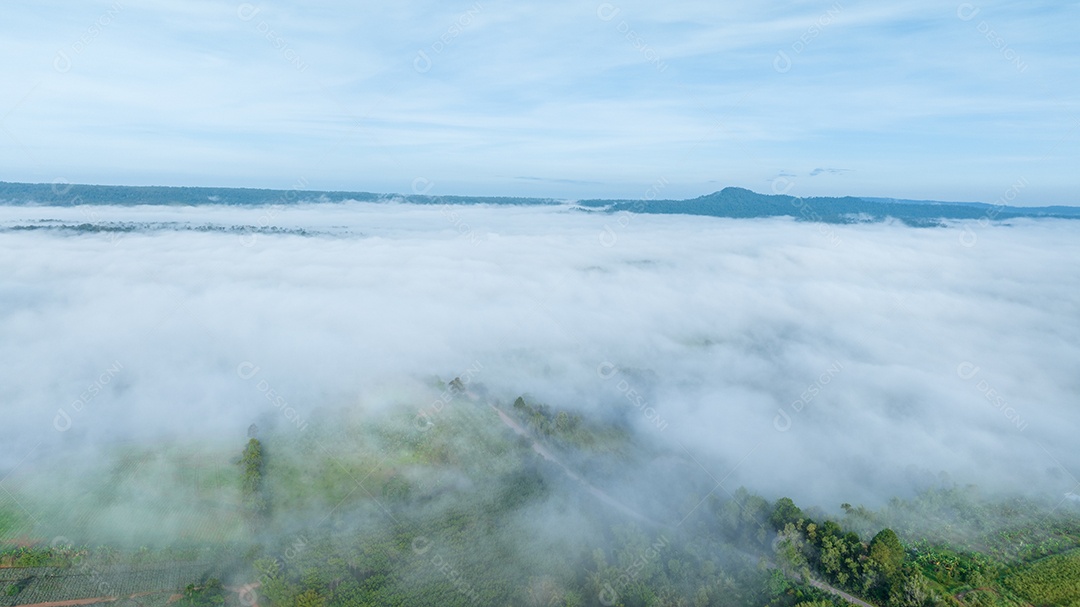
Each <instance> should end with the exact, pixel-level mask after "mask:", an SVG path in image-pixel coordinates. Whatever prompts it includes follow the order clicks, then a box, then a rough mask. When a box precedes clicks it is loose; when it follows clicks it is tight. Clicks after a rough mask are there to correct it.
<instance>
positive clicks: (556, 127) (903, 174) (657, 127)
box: [0, 0, 1080, 205]
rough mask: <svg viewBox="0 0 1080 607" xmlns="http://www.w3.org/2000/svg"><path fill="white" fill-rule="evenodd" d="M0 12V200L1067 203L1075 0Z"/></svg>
mask: <svg viewBox="0 0 1080 607" xmlns="http://www.w3.org/2000/svg"><path fill="white" fill-rule="evenodd" d="M4 9H5V11H4V17H5V18H4V19H3V21H2V23H0V53H2V55H3V56H4V57H5V60H4V61H3V62H2V64H0V81H2V82H3V83H4V86H3V87H2V88H0V166H2V167H3V169H2V170H0V180H4V181H27V182H45V183H47V182H53V181H57V180H61V181H69V182H75V183H98V184H129V185H217V186H239V187H270V188H283V189H290V188H294V187H296V184H303V187H305V188H307V189H312V190H328V189H344V190H362V191H375V192H387V193H389V192H394V193H404V194H408V193H413V192H412V190H413V189H414V185H413V184H414V183H416V182H417V179H418V178H422V179H424V180H426V181H424V182H423V183H430V184H432V189H431V190H430V193H435V194H467V195H510V196H541V197H554V198H567V199H574V198H589V197H620V198H639V197H644V196H647V195H649V194H648V192H650V191H652V190H653V189H655V185H656V184H662V188H660V189H661V191H660V192H659V194H660V195H661V196H664V197H672V198H685V197H693V196H698V195H702V194H707V193H710V192H713V191H716V190H719V189H722V188H723V187H726V186H740V187H746V188H750V189H753V190H755V191H759V192H766V193H768V192H770V191H773V190H774V189H775V188H776V182H777V179H779V178H782V179H783V183H784V187H785V188H788V187H789V186H788V184H789V183H794V186H792V187H791V189H789V190H788V191H787V193H790V194H794V195H800V196H810V195H856V196H883V197H895V198H915V199H934V200H955V201H982V202H990V203H993V202H997V201H999V200H1000V199H1001V198H1002V197H1003V196H1005V195H1006V194H1007V193H1008V192H1010V191H1011V188H1012V187H1013V184H1015V183H1017V182H1020V181H1023V182H1025V183H1026V184H1027V185H1026V187H1024V188H1023V189H1022V191H1021V192H1020V193H1019V195H1018V196H1015V197H1013V199H1012V200H1009V201H1008V202H1010V204H1017V205H1044V204H1080V200H1078V198H1077V195H1076V192H1077V188H1076V186H1077V177H1076V175H1077V173H1076V171H1075V165H1076V162H1075V160H1076V158H1078V157H1080V101H1078V100H1080V79H1077V78H1074V77H1072V76H1073V74H1074V72H1075V69H1076V61H1077V54H1078V53H1077V45H1076V42H1075V24H1076V23H1078V22H1080V4H1078V3H1076V2H1049V1H1037V2H1024V3H1018V2H993V1H983V2H975V3H957V2H940V1H922V0H913V1H911V2H904V3H893V4H889V5H882V4H881V3H876V2H869V1H863V2H859V1H855V0H827V1H814V2H801V1H800V2H769V3H761V2H748V1H747V2H743V1H738V2H722V3H721V2H707V1H673V2H665V3H656V2H643V1H635V0H618V1H615V2H596V1H594V0H587V1H578V0H574V1H571V2H559V3H537V2H508V1H498V0H466V1H453V2H446V1H440V2H434V1H420V0H402V1H400V2H393V3H389V4H387V3H378V4H371V3H359V4H357V3H352V2H339V1H332V0H330V1H323V2H303V3H302V2H274V1H266V2H256V3H238V2H232V1H230V0H156V1H147V2H131V1H130V0H106V1H93V2H91V1H87V2H79V3H71V2H60V1H55V0H45V1H28V0H17V1H13V2H7V3H5V5H4Z"/></svg>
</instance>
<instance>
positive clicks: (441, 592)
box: [0, 385, 1080, 607]
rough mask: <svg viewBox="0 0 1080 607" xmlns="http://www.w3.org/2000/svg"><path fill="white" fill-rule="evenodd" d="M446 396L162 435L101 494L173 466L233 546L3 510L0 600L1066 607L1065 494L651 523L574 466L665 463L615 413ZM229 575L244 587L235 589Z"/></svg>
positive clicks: (785, 504) (1079, 535) (692, 510)
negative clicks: (98, 533)
mask: <svg viewBox="0 0 1080 607" xmlns="http://www.w3.org/2000/svg"><path fill="white" fill-rule="evenodd" d="M443 388H445V386H438V387H437V390H442V389H443ZM450 389H451V390H452V392H449V393H448V394H452V398H447V399H445V400H443V401H440V402H441V403H442V404H441V405H440V406H439V408H438V409H430V410H428V411H427V414H426V417H425V419H424V423H423V424H418V423H417V422H416V420H415V419H414V418H413V417H412V416H411V415H400V414H399V413H395V412H389V413H385V414H381V416H378V415H373V414H370V413H365V414H364V415H359V414H358V415H357V417H356V418H355V419H350V418H349V417H348V414H347V413H343V414H342V416H341V417H337V418H333V419H327V420H323V421H319V420H316V419H313V420H312V422H311V426H310V428H309V429H308V430H307V431H306V432H303V433H300V432H295V431H294V432H293V433H291V434H289V433H276V434H274V433H271V434H264V437H263V441H260V440H259V439H255V438H251V439H250V440H248V441H247V443H246V444H245V446H244V449H243V452H242V454H241V455H240V457H239V459H238V460H237V459H236V457H235V456H232V457H231V458H230V456H229V455H228V451H231V452H232V453H235V446H234V447H233V448H232V449H231V450H228V451H226V450H224V449H223V450H222V451H221V455H220V460H221V461H220V464H207V465H205V466H201V467H193V466H192V465H189V464H182V463H181V462H188V461H189V460H190V459H191V458H186V459H185V457H183V456H181V455H178V454H173V455H169V454H168V453H167V452H168V451H169V448H168V447H160V448H159V450H160V451H162V452H163V453H159V454H157V455H151V454H147V453H145V452H142V451H138V450H131V451H128V452H125V453H123V454H119V455H116V456H114V460H115V462H114V463H113V464H111V467H110V468H109V470H110V472H109V474H108V475H106V482H107V484H108V485H109V487H111V488H113V489H114V490H115V488H116V487H120V488H125V487H129V486H131V487H135V486H139V485H132V484H131V483H135V482H136V481H138V480H139V479H142V478H143V475H147V476H146V479H147V482H148V483H149V482H150V481H154V482H160V481H161V479H164V478H171V479H173V480H174V481H175V482H179V483H182V484H183V486H184V487H187V488H189V490H190V491H191V492H193V493H195V494H197V496H198V497H199V500H197V501H193V502H183V503H184V504H196V503H199V504H203V506H202V507H203V508H205V510H204V511H203V514H204V518H203V519H200V520H201V521H202V522H200V523H198V524H200V525H209V528H210V529H212V530H217V529H221V528H222V527H217V526H214V524H215V523H214V521H216V520H217V519H218V518H219V517H220V516H221V515H222V514H223V513H225V512H228V509H230V508H231V510H232V515H231V516H233V517H234V518H237V519H239V520H240V521H241V523H240V525H239V527H240V528H241V529H242V530H243V533H244V537H243V541H241V542H233V541H232V540H231V539H230V540H226V539H224V536H223V537H222V539H221V540H220V541H218V542H217V543H213V542H211V541H208V540H206V539H200V540H199V541H197V542H193V543H191V544H188V545H185V544H183V543H182V542H172V543H169V544H165V545H157V546H150V547H145V546H139V545H138V544H131V543H126V544H125V543H123V542H117V543H115V544H105V545H98V544H96V543H90V542H89V541H87V542H86V543H81V544H80V543H67V542H46V541H44V540H37V541H24V540H20V542H21V545H17V544H15V543H14V540H13V539H11V538H15V537H20V538H26V537H34V536H35V535H36V536H37V537H54V536H56V535H58V533H56V532H55V531H54V530H52V529H46V528H38V527H35V526H34V523H33V522H32V521H30V522H28V521H27V520H23V519H21V518H20V515H18V513H17V512H16V511H14V510H13V511H12V513H11V514H8V515H6V516H7V518H5V517H4V516H0V521H4V520H10V521H11V523H9V529H8V531H6V532H5V533H6V534H5V535H4V536H3V537H4V538H8V543H7V544H4V545H3V549H2V550H0V607H4V606H7V605H21V604H30V603H34V602H45V601H61V600H73V599H79V598H93V597H97V596H119V597H130V596H133V595H136V594H140V593H144V592H149V593H154V594H152V595H148V596H147V597H140V598H139V599H138V600H139V601H140V602H142V603H144V604H153V605H156V604H158V602H160V604H162V605H163V604H164V601H165V600H167V599H168V597H169V596H170V595H171V594H177V593H178V594H182V598H181V599H180V601H179V602H181V603H182V604H183V605H185V606H191V607H212V606H217V605H226V604H228V605H230V607H238V606H239V605H241V604H245V605H250V604H252V600H255V601H257V602H258V604H259V605H260V606H261V607H339V606H340V607H346V606H359V605H410V606H412V605H419V606H423V605H449V606H453V605H548V606H554V605H568V606H582V607H584V606H599V605H603V606H605V607H610V606H612V605H622V606H625V607H629V606H644V605H694V606H697V607H707V606H720V605H723V606H747V607H751V606H753V607H761V606H768V607H823V606H828V605H836V606H840V605H846V604H848V603H847V602H846V601H845V600H844V599H843V598H841V596H840V595H839V594H838V592H841V591H842V592H846V593H849V594H851V595H854V596H856V597H859V598H860V599H862V600H865V601H867V602H868V603H870V604H872V605H874V606H875V607H901V606H902V607H909V606H911V607H923V606H939V605H948V606H979V607H983V606H985V607H991V606H1001V607H1005V606H1013V607H1020V606H1021V605H1034V606H1040V605H1080V603H1078V601H1080V587H1078V586H1080V583H1078V581H1077V580H1080V516H1078V515H1077V513H1076V511H1075V510H1070V509H1069V508H1068V507H1063V508H1059V509H1057V510H1054V509H1052V508H1051V507H1049V506H1047V505H1046V504H1040V503H1038V502H1034V501H1016V500H1014V499H993V498H987V497H984V496H981V495H979V494H978V492H977V491H975V490H973V489H970V488H957V487H953V486H942V487H937V488H932V489H928V490H927V491H925V492H924V493H922V494H921V495H919V496H918V497H916V498H913V499H911V500H906V501H902V500H894V501H893V502H891V503H890V504H889V505H888V506H887V507H885V508H883V509H881V510H880V511H872V510H868V509H866V508H863V507H860V506H855V507H853V506H851V505H849V504H844V505H843V506H842V507H841V509H840V510H839V511H838V512H837V516H835V517H830V516H828V515H826V514H825V513H823V512H822V511H820V510H818V509H816V508H811V507H806V506H805V505H804V507H800V506H799V505H797V504H796V503H795V501H793V500H791V499H788V498H780V499H777V500H775V501H772V500H770V499H767V498H765V497H763V496H759V495H755V494H754V493H752V492H751V491H749V490H747V489H738V490H737V491H735V492H734V493H733V494H732V495H730V496H728V495H726V494H722V495H723V497H722V498H721V497H718V496H717V495H716V493H715V492H714V493H713V494H711V495H710V494H709V490H710V489H712V488H713V486H712V485H706V486H702V487H696V486H691V487H687V488H686V490H685V491H682V490H680V491H668V492H664V491H660V492H657V493H660V494H661V495H660V496H659V497H657V498H656V499H660V500H665V499H666V500H667V501H664V502H663V503H662V506H663V508H661V510H670V511H677V512H679V513H680V518H681V520H679V519H676V520H674V521H666V520H659V521H654V520H652V518H650V515H651V514H652V511H647V512H645V514H644V515H642V516H640V517H635V516H632V515H631V514H632V513H630V512H627V511H626V510H620V509H618V508H616V507H614V506H613V505H612V503H611V502H616V503H619V500H616V499H611V500H605V499H602V498H599V497H598V496H599V495H603V493H602V492H603V488H602V487H597V486H595V485H589V482H590V481H587V480H583V479H584V478H585V477H584V475H583V473H582V474H578V471H584V470H585V469H590V470H591V469H592V468H594V467H596V466H595V464H596V463H597V462H600V463H601V464H602V466H601V467H605V466H606V467H607V469H608V470H609V472H610V475H611V476H612V477H614V475H616V474H617V473H621V474H623V475H624V476H623V478H624V479H625V478H626V477H627V475H639V474H641V471H640V469H639V467H638V465H637V464H638V463H639V462H642V461H652V460H656V459H664V458H663V457H661V456H666V457H668V458H673V457H674V456H671V455H669V454H665V453H663V452H662V451H661V450H660V449H659V448H657V447H655V446H651V445H649V444H641V443H640V442H638V441H635V437H634V435H633V434H632V433H631V432H630V431H629V430H628V429H627V428H625V427H623V426H620V425H618V424H612V423H604V422H601V421H599V420H595V419H589V418H586V417H584V416H581V415H580V414H575V413H574V412H572V411H569V410H558V409H554V408H551V407H547V406H545V405H542V404H538V403H532V402H529V401H528V400H527V399H525V398H519V399H517V400H516V401H515V402H514V403H513V404H512V405H511V406H509V407H506V409H507V411H506V413H507V414H508V415H510V416H511V417H512V418H514V419H515V420H518V423H519V425H520V426H522V427H524V428H526V429H527V432H528V433H529V437H528V439H527V440H523V439H522V438H521V437H519V436H517V435H516V434H515V431H514V430H512V429H511V428H509V427H507V425H506V424H505V423H504V422H503V421H502V418H500V417H499V416H498V415H496V414H494V413H493V412H492V410H491V407H489V406H487V403H486V402H483V401H478V400H477V401H474V400H471V399H472V398H473V397H472V396H470V393H469V392H468V391H466V390H464V389H461V387H460V386H459V387H457V388H455V387H454V386H453V385H451V386H450ZM428 402H430V401H428ZM533 441H538V442H539V443H540V444H542V445H545V446H546V447H550V451H551V452H553V453H555V454H556V455H558V457H559V458H560V460H561V461H558V462H556V461H551V460H549V459H546V458H545V457H541V456H540V455H539V454H538V453H537V452H536V451H535V450H534V449H533ZM268 450H270V451H269V453H272V454H273V456H272V457H267V453H268ZM230 459H231V460H232V462H233V463H232V464H230V463H229V461H230ZM193 470H194V472H192V471H193ZM169 475H171V476H169ZM592 476H594V475H590V478H592ZM634 478H637V477H636V476H635V477H634ZM638 481H639V482H640V479H638ZM650 482H652V481H650ZM656 482H662V480H658V481H656ZM650 488H651V487H650ZM687 494H689V498H687V497H686V495H687ZM114 495H115V493H109V492H105V491H104V489H102V493H101V494H100V496H99V498H100V499H101V500H105V501H108V500H112V499H114V498H113V496H114ZM124 495H128V493H125V494H124ZM184 498H185V496H184V495H176V496H174V497H173V499H175V500H176V501H177V502H178V503H180V502H181V500H183V499H184ZM682 499H688V501H689V503H685V504H684V503H683V502H682V501H680V500H682ZM86 503H93V504H96V503H105V502H86ZM631 505H632V506H634V507H637V504H634V503H631ZM185 507H188V506H185ZM12 508H14V506H12ZM86 511H88V510H86V509H85V504H84V503H80V504H79V505H78V510H77V511H76V512H77V513H78V514H80V515H81V514H82V513H83V512H86ZM3 512H6V511H5V510H2V509H0V514H2V513H3ZM56 512H58V513H61V512H60V511H59V510H58V511H56ZM684 515H685V516H684ZM55 516H56V517H60V514H56V515H55ZM58 520H64V521H69V520H77V519H75V518H67V519H64V518H58ZM171 520H181V521H186V520H188V519H186V518H177V519H171ZM244 520H247V522H248V523H249V524H247V525H244V524H243V521H244ZM65 528H70V529H75V530H79V529H82V528H80V527H69V526H65ZM90 528H97V527H94V526H91V527H90ZM72 533H75V531H72ZM80 533H81V532H80ZM198 537H199V538H205V537H206V536H204V535H199V536H198ZM82 540H83V538H81V537H80V538H78V541H80V542H81V541H82ZM1020 544H1022V545H1020ZM241 587H244V588H248V591H249V592H251V593H253V595H252V596H251V597H246V598H245V599H244V600H243V601H242V600H241V599H240V598H239V597H240V594H239V593H238V591H237V589H239V588H241Z"/></svg>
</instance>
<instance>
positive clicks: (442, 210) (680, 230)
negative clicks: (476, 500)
mask: <svg viewBox="0 0 1080 607" xmlns="http://www.w3.org/2000/svg"><path fill="white" fill-rule="evenodd" d="M985 223H986V222H983V223H982V224H980V223H979V222H969V223H955V224H952V225H950V226H948V227H942V228H927V229H916V228H909V227H905V226H903V225H899V224H894V223H874V224H859V225H827V224H820V223H812V222H797V221H794V220H791V219H761V220H732V219H718V218H709V217H689V216H660V215H630V214H619V215H612V214H606V213H592V212H586V211H584V210H581V209H575V208H573V207H572V206H551V207H537V206H527V207H526V206H523V207H514V206H509V207H507V206H500V207H489V206H483V205H478V206H455V207H444V206H418V205H409V204H389V203H384V204H366V203H343V204H305V205H291V206H288V207H259V208H242V209H241V208H235V207H222V206H215V205H206V206H198V207H175V206H168V207H167V206H142V207H111V206H93V207H70V208H56V207H33V206H0V360H2V361H3V364H2V365H0V388H2V398H0V413H2V419H3V423H2V424H0V478H4V477H6V476H7V475H9V474H12V473H16V472H18V471H19V470H24V471H25V470H32V469H33V466H34V465H35V462H37V461H39V460H42V459H43V458H46V457H50V458H56V457H60V458H65V457H67V458H70V461H71V462H72V467H73V469H74V468H77V465H76V463H77V462H81V461H87V460H90V459H92V458H93V457H94V456H95V453H97V452H98V451H99V450H101V449H106V448H108V446H109V445H113V444H120V443H124V444H130V443H145V444H154V443H156V442H161V441H184V440H190V441H192V442H193V443H196V442H199V441H232V442H233V443H235V444H237V445H239V444H241V443H240V441H241V440H242V437H244V436H245V432H246V429H247V428H248V426H249V425H250V424H251V423H253V422H255V421H259V422H260V423H264V424H266V423H270V424H275V423H276V424H279V425H280V427H281V428H290V430H289V431H295V432H305V431H306V429H305V424H306V423H307V422H309V421H311V420H315V419H319V418H320V416H322V417H325V416H333V415H336V414H339V413H336V412H340V411H341V410H343V409H362V410H367V411H376V410H379V409H383V408H388V407H404V408H413V409H416V411H417V412H422V411H423V410H424V409H425V408H428V407H431V405H432V403H431V402H413V401H409V399H407V398H403V397H400V396H395V395H396V394H401V393H405V392H407V391H406V390H404V388H403V389H402V392H396V391H395V386H408V385H410V384H411V383H415V382H418V381H425V379H426V378H430V377H432V376H437V377H440V378H442V379H444V380H449V379H451V378H453V377H455V376H462V375H466V376H467V377H468V379H469V381H470V382H475V384H476V385H480V384H482V385H483V386H484V387H486V388H487V390H488V391H489V393H490V394H491V395H492V397H493V398H497V399H500V400H501V401H503V402H508V401H512V400H513V398H514V397H516V396H517V395H519V394H523V393H527V394H529V395H531V396H532V398H534V399H535V400H538V401H542V402H547V403H550V404H551V405H553V406H556V407H559V408H566V409H576V410H581V411H583V412H587V413H593V414H598V415H602V414H604V412H605V411H610V410H612V409H613V408H624V409H626V410H627V411H628V412H629V413H630V414H631V415H630V419H633V420H635V423H636V424H637V425H638V429H639V431H640V433H642V435H643V436H648V437H650V440H655V441H656V442H657V443H658V444H661V445H666V446H668V447H670V449H671V450H672V451H673V452H677V453H684V454H690V455H692V456H693V457H694V458H695V459H696V460H698V461H700V462H701V463H702V468H703V469H704V470H707V471H708V473H709V474H711V475H712V476H713V477H714V478H715V479H716V481H717V482H718V483H722V484H723V485H724V487H725V488H734V487H737V486H738V485H746V486H748V487H750V488H752V489H753V490H756V491H759V492H762V493H764V494H766V495H770V496H772V497H776V496H779V495H789V496H791V497H793V498H796V500H797V501H798V502H800V503H806V504H814V503H816V504H820V505H822V506H825V507H831V508H835V507H836V505H837V504H838V503H839V502H840V501H845V502H851V503H859V502H861V503H867V504H873V503H880V502H881V501H883V500H886V499H888V498H889V497H890V496H892V495H905V494H909V493H910V492H911V491H913V490H916V489H918V488H919V487H921V486H925V485H926V484H928V483H933V482H937V481H939V480H940V479H941V478H945V477H946V476H947V478H949V479H952V481H953V482H958V483H976V484H979V485H980V486H983V487H987V488H992V489H1016V490H1025V491H1040V492H1047V493H1050V494H1057V495H1063V494H1064V493H1065V492H1067V491H1070V490H1076V487H1077V484H1078V481H1077V476H1080V453H1078V451H1077V449H1076V448H1075V441H1076V428H1078V427H1080V407H1078V400H1080V374H1078V373H1077V362H1078V361H1080V297H1078V293H1080V264H1077V263H1076V260H1077V259H1080V224H1078V223H1076V222H1068V221H1059V220H1028V221H1013V222H1010V225H998V224H989V225H984V224H985ZM270 390H272V391H273V394H272V397H271V398H268V392H269V391H270ZM287 412H288V413H287ZM238 437H240V438H238ZM943 475H946V476H943Z"/></svg>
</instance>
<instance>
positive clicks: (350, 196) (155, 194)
mask: <svg viewBox="0 0 1080 607" xmlns="http://www.w3.org/2000/svg"><path fill="white" fill-rule="evenodd" d="M346 200H355V201H359V202H409V203H412V204H562V203H561V202H560V201H558V200H552V199H548V198H512V197H501V196H490V197H472V196H424V195H416V194H414V195H410V196H402V195H398V194H375V193H372V192H342V191H315V190H306V189H295V190H265V189H254V188H214V187H174V186H122V185H84V184H51V183H11V182H5V181H0V203H4V204H38V205H46V206H76V205H80V204H115V205H125V206H130V205H139V204H167V205H203V204H222V205H238V206H257V205H274V204H284V205H288V204H297V203H301V202H343V201H346Z"/></svg>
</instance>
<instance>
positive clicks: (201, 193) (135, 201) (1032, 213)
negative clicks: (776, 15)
mask: <svg viewBox="0 0 1080 607" xmlns="http://www.w3.org/2000/svg"><path fill="white" fill-rule="evenodd" d="M347 200H356V201H360V202H408V203H412V204H455V205H468V204H499V205H558V204H565V202H564V201H559V200H554V199H551V198H514V197H493V196H422V195H409V196H403V195H398V194H375V193H371V192H343V191H312V190H266V189H251V188H213V187H166V186H108V185H79V184H43V183H38V184H31V183H8V182H0V203H5V204H38V205H48V206H75V205H81V204H91V205H94V204H113V205H139V204H165V205H203V204H222V205H246V206H256V205H275V204H281V205H290V204H297V203H301V202H343V201H347ZM577 205H578V206H579V207H581V208H584V209H591V210H595V211H601V212H609V213H613V212H621V211H628V212H631V213H658V214H678V215H705V216H710V217H733V218H753V217H794V218H795V219H798V220H803V221H820V222H826V223H858V222H867V221H882V220H885V219H887V218H895V219H898V220H900V221H903V222H904V223H907V224H908V225H913V226H930V225H939V224H940V223H941V221H943V220H949V219H984V218H985V219H992V220H1004V219H1015V218H1019V217H1055V218H1067V219H1080V207H1067V206H1049V207H1010V206H1003V205H991V204H986V203H981V202H938V201H919V200H898V199H891V198H855V197H851V196H845V197H843V198H825V197H812V198H798V197H795V196H787V195H783V194H773V195H770V194H758V193H757V192H753V191H751V190H747V189H744V188H734V187H730V188H724V189H723V190H721V191H719V192H714V193H712V194H708V195H705V196H699V197H698V198H692V199H689V200H581V201H578V202H577Z"/></svg>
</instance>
